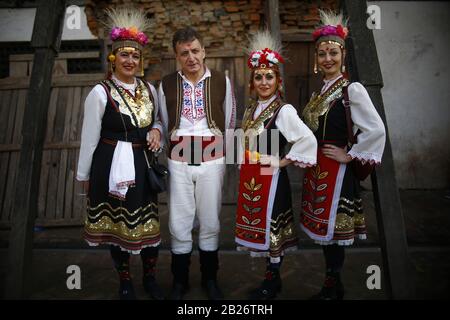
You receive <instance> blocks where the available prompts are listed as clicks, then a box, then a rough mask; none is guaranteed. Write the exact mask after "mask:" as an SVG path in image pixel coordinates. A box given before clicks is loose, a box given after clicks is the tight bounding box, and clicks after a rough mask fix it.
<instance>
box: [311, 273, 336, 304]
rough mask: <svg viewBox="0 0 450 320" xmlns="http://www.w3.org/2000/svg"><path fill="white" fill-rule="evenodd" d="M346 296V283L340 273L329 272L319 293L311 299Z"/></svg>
mask: <svg viewBox="0 0 450 320" xmlns="http://www.w3.org/2000/svg"><path fill="white" fill-rule="evenodd" d="M343 298H344V285H343V284H342V281H341V277H340V274H339V273H336V272H327V275H326V277H325V282H324V284H323V287H322V289H321V290H320V292H319V293H317V294H315V295H314V296H312V297H311V298H310V300H342V299H343Z"/></svg>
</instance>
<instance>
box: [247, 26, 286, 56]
mask: <svg viewBox="0 0 450 320" xmlns="http://www.w3.org/2000/svg"><path fill="white" fill-rule="evenodd" d="M265 48H269V49H271V50H273V51H276V52H278V53H279V54H281V49H282V46H281V42H280V41H279V39H275V38H274V37H272V35H271V34H270V32H269V30H264V31H257V32H256V34H254V35H253V36H252V37H251V38H250V43H249V45H248V48H247V49H246V51H247V54H250V53H251V52H252V51H258V50H263V49H265Z"/></svg>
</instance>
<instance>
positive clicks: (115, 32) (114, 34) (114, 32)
mask: <svg viewBox="0 0 450 320" xmlns="http://www.w3.org/2000/svg"><path fill="white" fill-rule="evenodd" d="M119 36H120V28H113V29H112V30H111V33H110V38H111V40H113V41H114V40H117V39H118V38H119Z"/></svg>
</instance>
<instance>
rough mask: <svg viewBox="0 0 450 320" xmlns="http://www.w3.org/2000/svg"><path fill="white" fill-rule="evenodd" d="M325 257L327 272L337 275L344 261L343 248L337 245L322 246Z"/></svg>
mask: <svg viewBox="0 0 450 320" xmlns="http://www.w3.org/2000/svg"><path fill="white" fill-rule="evenodd" d="M322 250H323V254H324V256H325V263H326V267H327V272H333V273H339V272H340V271H341V270H342V267H343V265H344V259H345V250H344V246H339V245H337V244H332V245H326V246H322Z"/></svg>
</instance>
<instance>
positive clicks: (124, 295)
mask: <svg viewBox="0 0 450 320" xmlns="http://www.w3.org/2000/svg"><path fill="white" fill-rule="evenodd" d="M119 299H120V300H136V294H135V293H134V288H133V283H132V282H131V279H129V280H120V287H119Z"/></svg>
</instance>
